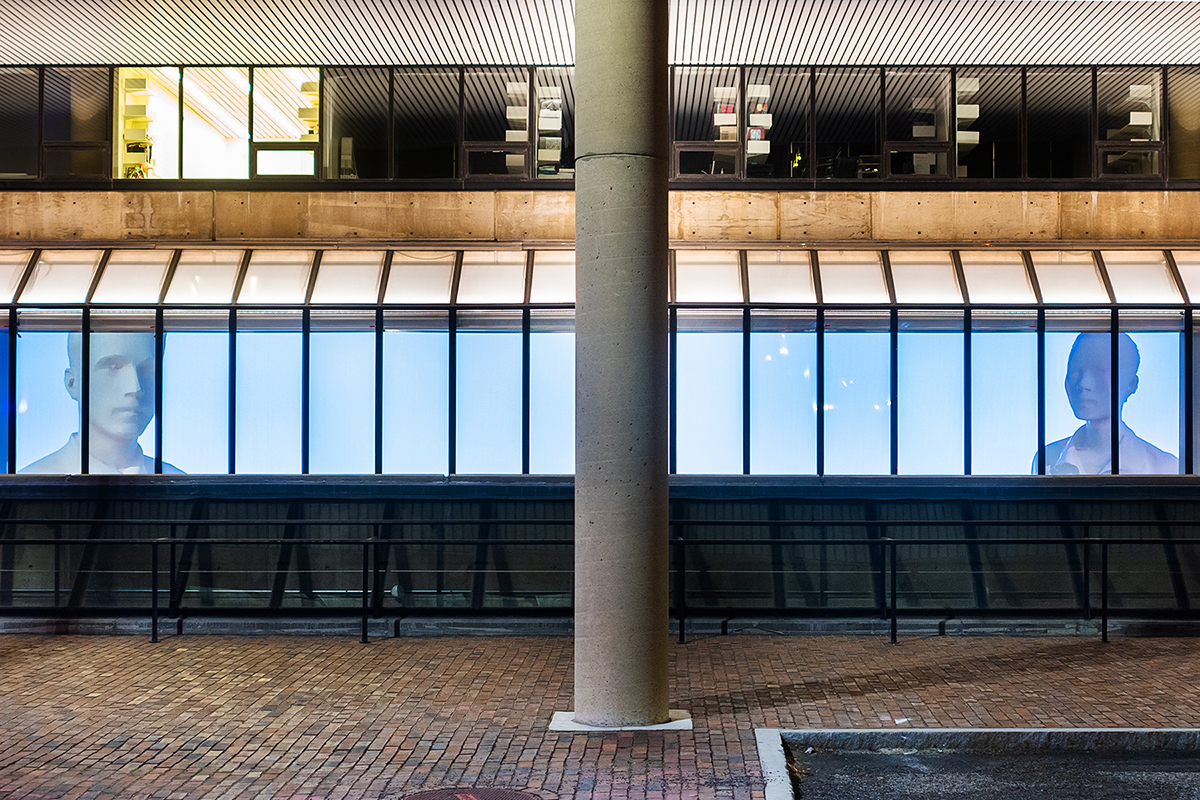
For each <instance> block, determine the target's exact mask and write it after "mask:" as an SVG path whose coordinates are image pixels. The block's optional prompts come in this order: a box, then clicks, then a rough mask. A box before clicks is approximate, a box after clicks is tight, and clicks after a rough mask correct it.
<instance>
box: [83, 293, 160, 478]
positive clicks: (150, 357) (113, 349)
mask: <svg viewBox="0 0 1200 800" xmlns="http://www.w3.org/2000/svg"><path fill="white" fill-rule="evenodd" d="M92 325H93V328H94V329H93V331H92V333H91V334H90V342H89V345H90V350H89V362H90V364H91V377H90V391H89V394H88V429H89V431H90V435H89V437H88V448H89V454H88V455H89V458H88V462H89V467H88V471H89V472H91V473H93V474H96V475H116V474H125V475H149V474H153V473H154V428H153V427H152V426H151V425H150V421H151V419H152V418H153V417H154V373H155V369H156V365H157V361H158V357H157V354H156V350H157V348H156V347H155V341H154V313H153V312H147V311H143V312H122V313H121V314H120V316H119V317H118V318H117V319H116V320H111V321H110V320H106V319H105V318H104V316H101V315H97V314H93V315H92ZM97 329H99V330H97ZM178 471H179V470H178V469H176V468H175V467H174V466H172V465H171V464H169V463H164V464H163V472H164V473H177V472H178Z"/></svg>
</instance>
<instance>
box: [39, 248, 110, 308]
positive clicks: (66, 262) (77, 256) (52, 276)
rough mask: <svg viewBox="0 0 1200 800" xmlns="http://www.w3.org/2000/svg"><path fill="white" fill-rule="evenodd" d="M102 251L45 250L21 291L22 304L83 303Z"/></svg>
mask: <svg viewBox="0 0 1200 800" xmlns="http://www.w3.org/2000/svg"><path fill="white" fill-rule="evenodd" d="M103 254H104V253H103V251H101V250H43V251H42V254H41V255H40V256H39V257H38V260H37V263H36V264H34V266H33V272H32V273H31V274H30V276H29V281H28V282H27V283H26V284H25V289H24V291H22V292H21V297H20V298H19V299H20V302H22V303H26V304H29V303H82V302H83V301H85V300H86V299H87V293H88V289H90V288H91V286H92V276H93V275H94V274H95V273H96V265H97V264H99V263H100V256H102V255H103Z"/></svg>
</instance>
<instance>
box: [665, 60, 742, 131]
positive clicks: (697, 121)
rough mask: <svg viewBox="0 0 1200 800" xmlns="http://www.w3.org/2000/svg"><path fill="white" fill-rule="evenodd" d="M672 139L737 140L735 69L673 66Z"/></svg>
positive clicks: (736, 83) (736, 81) (736, 79)
mask: <svg viewBox="0 0 1200 800" xmlns="http://www.w3.org/2000/svg"><path fill="white" fill-rule="evenodd" d="M674 82H675V95H674V96H675V141H677V142H704V141H708V142H712V141H729V142H736V141H737V138H738V137H737V130H738V105H739V103H738V70H737V68H735V67H675V69H674Z"/></svg>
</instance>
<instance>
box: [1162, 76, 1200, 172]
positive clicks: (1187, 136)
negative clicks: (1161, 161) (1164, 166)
mask: <svg viewBox="0 0 1200 800" xmlns="http://www.w3.org/2000/svg"><path fill="white" fill-rule="evenodd" d="M1167 88H1168V90H1169V91H1168V97H1169V98H1170V114H1171V147H1170V156H1171V172H1170V177H1172V178H1190V179H1193V180H1194V179H1197V178H1200V67H1168V68H1167Z"/></svg>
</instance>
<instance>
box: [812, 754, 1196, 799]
mask: <svg viewBox="0 0 1200 800" xmlns="http://www.w3.org/2000/svg"><path fill="white" fill-rule="evenodd" d="M795 762H796V766H797V767H799V768H800V771H801V777H800V779H799V789H800V795H799V797H800V798H801V800H910V799H911V800H917V798H920V800H966V799H967V798H969V799H970V800H1001V799H1002V798H1003V800H1200V753H1197V754H1195V755H1192V754H1186V753H1184V754H1181V753H1136V754H1130V755H1119V754H1112V753H1074V754H1056V755H984V754H975V753H962V752H946V753H939V752H936V751H918V752H913V753H902V754H901V753H872V752H844V753H814V754H811V755H804V754H803V753H797V754H795Z"/></svg>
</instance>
